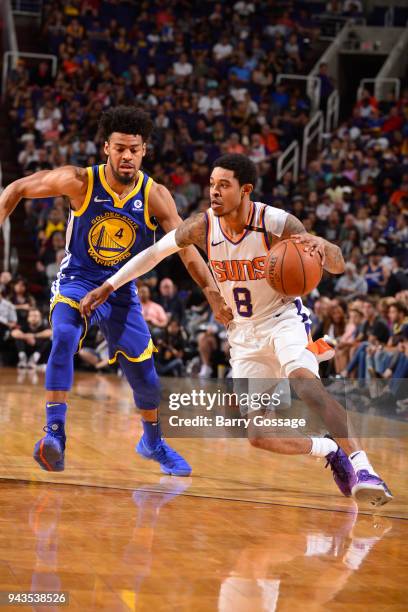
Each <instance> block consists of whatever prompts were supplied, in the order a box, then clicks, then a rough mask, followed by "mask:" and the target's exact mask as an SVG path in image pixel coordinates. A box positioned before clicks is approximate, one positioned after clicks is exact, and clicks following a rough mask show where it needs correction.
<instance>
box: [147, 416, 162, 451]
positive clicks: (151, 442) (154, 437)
mask: <svg viewBox="0 0 408 612" xmlns="http://www.w3.org/2000/svg"><path fill="white" fill-rule="evenodd" d="M142 425H143V432H144V437H145V439H146V442H147V445H148V446H150V448H154V447H155V446H156V445H157V443H158V442H159V440H161V437H162V432H161V427H160V421H159V420H157V421H155V422H154V423H151V422H150V421H144V420H143V419H142Z"/></svg>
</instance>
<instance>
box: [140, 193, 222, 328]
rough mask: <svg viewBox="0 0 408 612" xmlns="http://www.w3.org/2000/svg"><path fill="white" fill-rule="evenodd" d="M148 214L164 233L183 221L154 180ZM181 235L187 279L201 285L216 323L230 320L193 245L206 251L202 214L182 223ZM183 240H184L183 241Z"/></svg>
mask: <svg viewBox="0 0 408 612" xmlns="http://www.w3.org/2000/svg"><path fill="white" fill-rule="evenodd" d="M149 209H150V213H151V214H152V215H154V216H155V217H156V219H157V220H158V222H159V223H160V225H161V227H162V228H163V229H164V231H165V232H170V231H171V230H173V229H176V228H179V226H181V224H182V223H183V221H182V219H181V218H180V215H179V214H178V212H177V209H176V204H175V202H174V200H173V197H172V195H171V193H170V192H169V190H168V189H167V188H166V187H164V186H163V185H158V184H157V183H154V184H153V186H152V189H151V193H150V204H149ZM183 231H184V232H185V236H184V238H183V236H180V235H179V237H180V241H181V242H180V244H181V246H183V247H184V248H183V250H182V251H181V252H180V257H181V260H182V262H183V264H184V265H185V267H186V268H187V271H188V273H189V274H190V276H191V278H192V279H193V280H194V281H195V282H196V283H197V285H198V286H199V287H201V289H202V291H203V293H204V295H205V297H206V299H207V301H208V303H209V304H210V306H211V309H212V311H213V313H214V317H215V319H216V320H217V321H218V322H219V323H223V324H227V323H228V322H229V321H230V320H231V319H232V316H233V315H232V310H231V308H229V307H228V306H227V305H226V303H225V301H224V299H223V298H222V297H221V295H220V292H219V290H218V287H217V285H216V284H215V281H214V278H213V276H212V274H211V272H210V271H209V269H208V267H207V265H206V263H205V261H204V260H203V258H202V257H201V255H200V253H199V252H198V251H197V249H196V248H195V246H193V245H196V246H198V247H200V248H201V249H202V250H203V251H205V250H206V244H205V242H206V231H207V224H206V219H205V215H204V214H201V215H196V217H195V218H194V220H193V221H192V222H191V224H188V225H187V226H185V230H183ZM183 240H185V241H186V242H185V243H184V242H183Z"/></svg>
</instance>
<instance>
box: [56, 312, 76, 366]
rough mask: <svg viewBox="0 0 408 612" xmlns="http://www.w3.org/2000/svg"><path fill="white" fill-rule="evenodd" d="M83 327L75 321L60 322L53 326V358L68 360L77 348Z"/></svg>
mask: <svg viewBox="0 0 408 612" xmlns="http://www.w3.org/2000/svg"><path fill="white" fill-rule="evenodd" d="M81 332H82V330H81V327H79V326H77V325H74V324H73V323H62V322H60V323H58V325H57V326H56V327H55V328H53V333H52V350H51V358H52V359H53V360H54V361H63V362H66V360H67V359H69V358H70V357H72V356H73V355H74V353H75V351H76V350H77V347H78V342H79V340H80V337H81Z"/></svg>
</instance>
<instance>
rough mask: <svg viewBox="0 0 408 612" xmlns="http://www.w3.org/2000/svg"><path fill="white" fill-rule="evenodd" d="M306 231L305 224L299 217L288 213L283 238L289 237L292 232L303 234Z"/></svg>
mask: <svg viewBox="0 0 408 612" xmlns="http://www.w3.org/2000/svg"><path fill="white" fill-rule="evenodd" d="M305 231H306V230H305V226H304V225H303V223H302V222H301V221H300V220H299V219H298V218H297V217H295V216H294V215H288V218H287V219H286V223H285V227H284V228H283V233H282V236H281V238H282V239H285V238H289V237H290V236H291V235H292V234H303V232H305Z"/></svg>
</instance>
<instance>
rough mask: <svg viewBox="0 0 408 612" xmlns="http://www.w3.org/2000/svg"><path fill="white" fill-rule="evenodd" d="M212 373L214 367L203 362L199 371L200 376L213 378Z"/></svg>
mask: <svg viewBox="0 0 408 612" xmlns="http://www.w3.org/2000/svg"><path fill="white" fill-rule="evenodd" d="M211 374H212V368H210V366H208V365H205V363H203V364H202V365H201V368H200V371H199V373H198V378H211Z"/></svg>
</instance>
